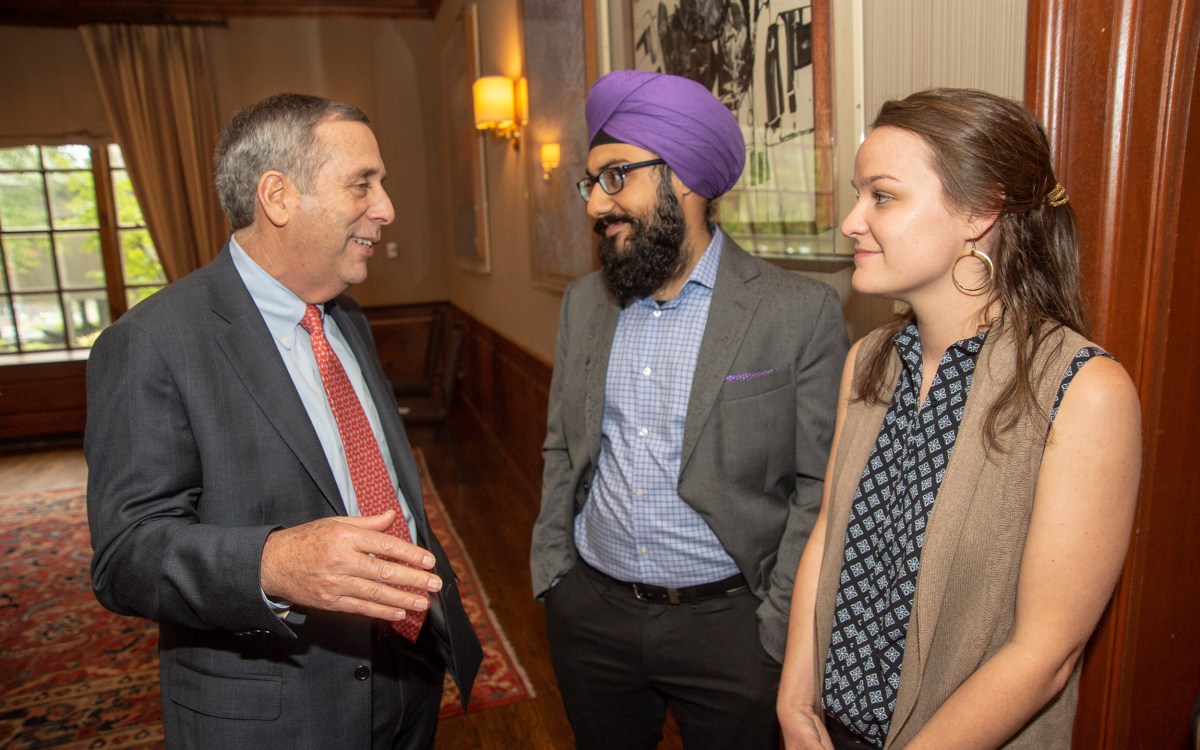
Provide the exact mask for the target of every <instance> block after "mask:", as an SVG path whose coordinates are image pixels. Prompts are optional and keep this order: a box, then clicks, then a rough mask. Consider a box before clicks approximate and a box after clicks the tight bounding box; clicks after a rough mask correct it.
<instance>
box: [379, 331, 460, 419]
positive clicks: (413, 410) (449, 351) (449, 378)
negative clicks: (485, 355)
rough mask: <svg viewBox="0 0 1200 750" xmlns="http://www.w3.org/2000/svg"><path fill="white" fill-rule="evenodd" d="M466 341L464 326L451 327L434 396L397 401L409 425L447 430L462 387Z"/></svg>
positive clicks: (411, 397)
mask: <svg viewBox="0 0 1200 750" xmlns="http://www.w3.org/2000/svg"><path fill="white" fill-rule="evenodd" d="M465 338H466V330H465V329H464V328H463V327H462V326H461V325H459V324H454V325H453V326H451V328H450V335H449V336H448V337H447V339H446V346H445V350H444V352H443V356H442V361H441V366H440V367H439V369H438V376H437V380H436V383H435V386H434V390H433V392H432V393H431V394H429V395H428V396H404V397H400V398H397V399H396V405H397V406H398V407H399V409H400V416H401V418H403V419H404V422H405V423H406V424H414V425H416V424H425V425H436V426H438V427H440V428H444V427H445V423H446V418H447V417H448V416H449V414H450V407H451V406H452V405H453V404H454V391H455V387H456V386H457V385H458V368H459V363H460V362H461V361H462V350H463V340H464V339H465Z"/></svg>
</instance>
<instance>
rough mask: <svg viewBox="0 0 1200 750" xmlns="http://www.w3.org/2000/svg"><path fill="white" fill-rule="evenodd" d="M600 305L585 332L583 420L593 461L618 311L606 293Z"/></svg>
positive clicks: (597, 446) (598, 454)
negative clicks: (589, 327)
mask: <svg viewBox="0 0 1200 750" xmlns="http://www.w3.org/2000/svg"><path fill="white" fill-rule="evenodd" d="M602 294H603V296H602V297H601V302H600V305H599V309H598V310H597V315H596V324H595V325H593V326H592V327H591V329H590V330H589V331H588V333H587V335H588V340H587V343H586V347H587V348H586V349H585V351H587V352H588V355H587V361H586V364H585V366H584V367H585V373H584V375H585V382H586V383H587V390H586V393H587V396H586V400H585V401H584V418H585V420H586V429H587V439H588V449H589V455H590V456H591V457H592V459H593V461H594V460H596V459H597V458H598V457H599V456H600V429H601V423H602V421H603V419H604V388H605V381H606V379H607V378H608V358H609V354H610V352H611V349H612V341H613V336H614V335H615V334H616V330H617V317H618V315H619V314H620V309H619V308H618V307H617V306H616V304H614V303H613V301H612V297H611V296H609V295H608V294H607V292H606V291H605V292H603V293H602Z"/></svg>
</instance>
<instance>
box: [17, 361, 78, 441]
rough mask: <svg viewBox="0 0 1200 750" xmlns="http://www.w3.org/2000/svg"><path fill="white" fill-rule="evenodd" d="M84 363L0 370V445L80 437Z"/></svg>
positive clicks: (48, 363) (31, 365)
mask: <svg viewBox="0 0 1200 750" xmlns="http://www.w3.org/2000/svg"><path fill="white" fill-rule="evenodd" d="M86 368H87V361H86V360H70V361H65V362H44V363H36V364H5V365H3V366H0V443H10V442H14V441H24V440H28V439H37V438H45V437H58V436H67V437H81V436H82V435H83V426H84V423H85V422H86V421H87V383H86V379H85V371H86Z"/></svg>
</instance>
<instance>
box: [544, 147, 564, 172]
mask: <svg viewBox="0 0 1200 750" xmlns="http://www.w3.org/2000/svg"><path fill="white" fill-rule="evenodd" d="M561 156H562V149H561V148H560V147H559V145H558V144H557V143H543V144H542V171H543V172H550V171H551V170H553V169H555V168H557V167H558V162H559V159H560V158H561Z"/></svg>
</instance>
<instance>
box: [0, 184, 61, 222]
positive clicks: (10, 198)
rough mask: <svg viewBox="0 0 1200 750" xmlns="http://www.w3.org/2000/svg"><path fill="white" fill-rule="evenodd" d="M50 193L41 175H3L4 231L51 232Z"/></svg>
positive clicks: (0, 205)
mask: <svg viewBox="0 0 1200 750" xmlns="http://www.w3.org/2000/svg"><path fill="white" fill-rule="evenodd" d="M49 228H50V215H49V214H48V213H47V212H46V193H45V191H44V190H43V189H42V175H41V174H39V173H38V172H7V173H0V229H3V230H5V231H6V232H12V231H22V230H27V229H49Z"/></svg>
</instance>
